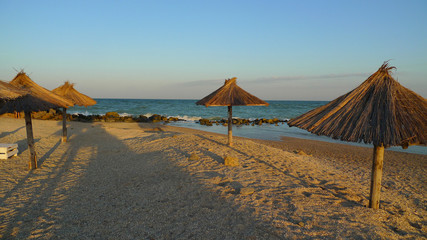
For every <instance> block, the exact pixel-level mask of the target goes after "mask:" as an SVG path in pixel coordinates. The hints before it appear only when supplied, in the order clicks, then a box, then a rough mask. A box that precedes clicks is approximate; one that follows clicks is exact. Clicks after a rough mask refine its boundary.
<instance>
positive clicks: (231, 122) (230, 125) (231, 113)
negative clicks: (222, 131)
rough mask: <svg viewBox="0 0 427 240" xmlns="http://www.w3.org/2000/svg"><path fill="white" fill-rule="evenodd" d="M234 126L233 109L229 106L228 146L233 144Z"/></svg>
mask: <svg viewBox="0 0 427 240" xmlns="http://www.w3.org/2000/svg"><path fill="white" fill-rule="evenodd" d="M232 126H233V110H232V109H231V106H228V146H232V145H233V132H232Z"/></svg>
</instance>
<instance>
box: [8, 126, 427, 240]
mask: <svg viewBox="0 0 427 240" xmlns="http://www.w3.org/2000/svg"><path fill="white" fill-rule="evenodd" d="M67 125H68V126H69V127H68V131H69V141H68V142H67V143H61V141H60V136H61V134H62V122H59V121H44V120H34V122H33V127H34V133H35V140H36V143H35V144H36V152H37V155H38V159H39V169H36V170H33V171H28V170H27V162H28V154H29V153H28V149H27V147H26V133H25V123H24V121H23V120H22V119H13V118H0V126H1V131H2V132H0V142H2V143H18V145H19V150H20V152H19V154H18V156H17V157H12V158H10V159H8V160H0V182H1V184H0V219H1V221H0V238H40V239H55V238H99V239H105V238H115V239H138V238H139V239H141V238H143V239H147V238H154V239H189V238H210V239H218V238H221V239H236V238H237V239H301V238H305V239H307V238H308V239H313V238H314V239H317V238H329V239H331V238H334V239H336V238H362V239H400V238H410V239H423V238H425V237H426V236H427V234H426V233H427V226H426V224H425V220H426V219H425V216H426V215H427V210H426V204H427V202H426V201H425V199H426V198H427V189H426V186H425V182H426V181H427V174H426V171H427V157H426V156H425V155H418V154H410V153H399V152H393V151H386V155H385V159H384V163H385V165H384V174H383V183H382V186H383V187H382V192H381V205H380V209H379V210H377V211H374V210H372V209H369V208H367V207H366V205H367V203H368V197H369V184H370V172H371V162H372V159H371V157H372V156H371V154H372V149H369V148H362V147H354V146H351V145H344V144H340V145H336V144H332V143H324V142H320V141H318V142H314V141H313V140H310V141H307V140H303V139H295V138H285V139H284V140H283V142H277V141H267V140H257V139H248V138H243V137H235V138H234V140H235V141H234V146H233V147H228V146H227V145H226V141H227V137H226V135H223V134H218V133H211V132H206V131H200V130H195V129H190V128H184V127H175V126H170V125H163V124H158V123H114V122H111V123H107V122H106V123H100V122H98V123H82V122H68V123H67ZM341 145H342V146H341ZM301 150H302V151H303V152H304V153H305V154H304V153H302V152H300V151H301ZM310 154H311V156H310ZM192 156H196V157H192ZM226 156H232V157H235V158H237V159H238V160H239V162H240V165H239V166H237V167H230V166H225V165H224V158H225V157H226ZM365 156H366V159H365Z"/></svg>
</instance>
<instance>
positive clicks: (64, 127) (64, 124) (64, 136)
mask: <svg viewBox="0 0 427 240" xmlns="http://www.w3.org/2000/svg"><path fill="white" fill-rule="evenodd" d="M62 110H63V111H62V142H67V109H66V108H63V109H62Z"/></svg>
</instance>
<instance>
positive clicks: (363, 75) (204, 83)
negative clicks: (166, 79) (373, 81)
mask: <svg viewBox="0 0 427 240" xmlns="http://www.w3.org/2000/svg"><path fill="white" fill-rule="evenodd" d="M371 74H372V73H344V74H321V75H300V76H277V77H276V76H272V77H259V78H256V79H252V80H244V82H246V83H263V84H264V83H266V82H267V83H268V82H272V83H273V82H290V81H299V80H315V79H337V78H350V77H361V78H363V80H364V79H366V78H367V77H369V76H370V75H371ZM224 80H225V78H224V79H209V80H195V81H189V82H183V83H179V85H181V86H211V85H216V86H221V85H219V83H223V82H224Z"/></svg>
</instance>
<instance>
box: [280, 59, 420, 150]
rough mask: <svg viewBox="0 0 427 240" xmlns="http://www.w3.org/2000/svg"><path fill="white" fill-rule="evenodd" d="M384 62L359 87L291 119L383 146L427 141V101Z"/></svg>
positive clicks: (331, 133)
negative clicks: (401, 82) (403, 84)
mask: <svg viewBox="0 0 427 240" xmlns="http://www.w3.org/2000/svg"><path fill="white" fill-rule="evenodd" d="M393 68H395V67H389V65H388V62H385V63H384V64H383V65H382V66H381V67H380V68H379V69H378V71H376V72H375V73H374V74H372V75H371V76H370V77H369V78H368V79H367V80H366V81H364V82H363V83H362V84H361V85H360V86H359V87H357V88H355V89H354V90H352V91H351V92H349V93H347V94H344V95H342V96H340V97H338V98H337V99H335V100H333V101H331V102H330V103H328V104H326V105H324V106H322V107H319V108H316V109H314V110H311V111H309V112H307V113H305V114H303V115H301V116H299V117H296V118H294V119H292V120H290V121H289V122H288V124H289V126H296V127H299V128H302V129H305V130H307V131H309V132H312V133H314V134H317V135H325V136H329V137H332V138H334V139H340V140H343V141H350V142H362V141H363V142H364V143H373V144H374V145H376V146H381V145H383V146H384V147H390V146H402V147H407V146H408V145H413V144H426V140H427V102H426V99H425V98H423V97H422V96H420V95H418V94H416V93H415V92H413V91H411V90H410V89H407V88H405V87H403V86H402V85H400V84H399V83H398V82H397V81H396V80H395V79H393V77H392V76H391V74H390V71H391V70H392V69H393Z"/></svg>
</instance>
